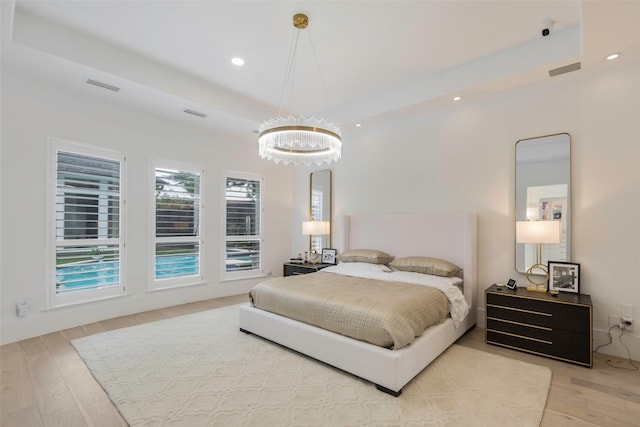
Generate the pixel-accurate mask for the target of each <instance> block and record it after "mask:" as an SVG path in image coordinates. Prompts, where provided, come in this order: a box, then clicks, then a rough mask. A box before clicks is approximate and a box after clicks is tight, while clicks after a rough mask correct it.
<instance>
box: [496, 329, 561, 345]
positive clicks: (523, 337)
mask: <svg viewBox="0 0 640 427" xmlns="http://www.w3.org/2000/svg"><path fill="white" fill-rule="evenodd" d="M487 330H488V331H491V332H495V333H496V334H502V335H509V336H512V337H516V338H522V339H525V340H529V341H537V342H541V343H543V344H553V343H552V342H551V341H547V340H539V339H537V338H531V337H525V336H524V335H518V334H510V333H509V332H502V331H496V330H495V329H487Z"/></svg>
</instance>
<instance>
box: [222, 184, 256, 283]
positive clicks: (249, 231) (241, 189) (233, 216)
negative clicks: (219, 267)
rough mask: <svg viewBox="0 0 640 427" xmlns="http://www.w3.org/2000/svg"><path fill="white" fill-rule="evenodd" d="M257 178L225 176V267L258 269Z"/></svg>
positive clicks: (247, 269)
mask: <svg viewBox="0 0 640 427" xmlns="http://www.w3.org/2000/svg"><path fill="white" fill-rule="evenodd" d="M261 182H262V181H261V179H260V178H247V177H236V176H228V177H227V179H226V192H225V199H226V245H225V253H226V256H225V271H226V272H227V273H229V272H252V271H256V270H261V258H262V247H261V240H262V237H261V233H262V231H261V203H262V201H261V190H262V185H261Z"/></svg>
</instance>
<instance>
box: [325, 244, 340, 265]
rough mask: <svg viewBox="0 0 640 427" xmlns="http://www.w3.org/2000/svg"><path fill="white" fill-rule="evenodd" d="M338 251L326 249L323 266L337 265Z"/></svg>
mask: <svg viewBox="0 0 640 427" xmlns="http://www.w3.org/2000/svg"><path fill="white" fill-rule="evenodd" d="M337 253H338V251H337V250H336V249H329V248H325V249H323V250H322V263H323V264H335V263H336V254H337Z"/></svg>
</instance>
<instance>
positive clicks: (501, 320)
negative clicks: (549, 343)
mask: <svg viewBox="0 0 640 427" xmlns="http://www.w3.org/2000/svg"><path fill="white" fill-rule="evenodd" d="M487 319H491V320H495V321H496V322H504V323H511V324H513V325H520V326H527V327H529V328H536V329H542V330H545V331H553V329H551V328H546V327H544V326H538V325H532V324H530V323H521V322H514V321H513V320H506V319H498V318H497V317H487Z"/></svg>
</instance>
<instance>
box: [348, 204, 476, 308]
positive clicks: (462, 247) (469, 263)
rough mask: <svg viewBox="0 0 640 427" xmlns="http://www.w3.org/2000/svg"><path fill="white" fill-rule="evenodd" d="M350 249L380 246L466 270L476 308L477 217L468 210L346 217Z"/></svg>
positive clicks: (466, 284)
mask: <svg viewBox="0 0 640 427" xmlns="http://www.w3.org/2000/svg"><path fill="white" fill-rule="evenodd" d="M343 224H344V230H343V236H344V245H343V248H344V249H345V250H347V249H379V250H382V251H385V252H388V253H390V254H391V255H394V256H395V257H397V258H398V257H405V256H430V257H434V258H441V259H445V260H447V261H450V262H452V263H454V264H456V265H457V266H459V267H461V268H462V269H463V272H464V294H465V298H466V299H467V302H468V303H469V304H470V305H471V306H472V307H473V308H474V312H475V308H476V301H477V296H476V290H477V234H478V233H477V217H476V214H474V213H467V212H428V213H417V214H356V215H345V216H344V222H343Z"/></svg>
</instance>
